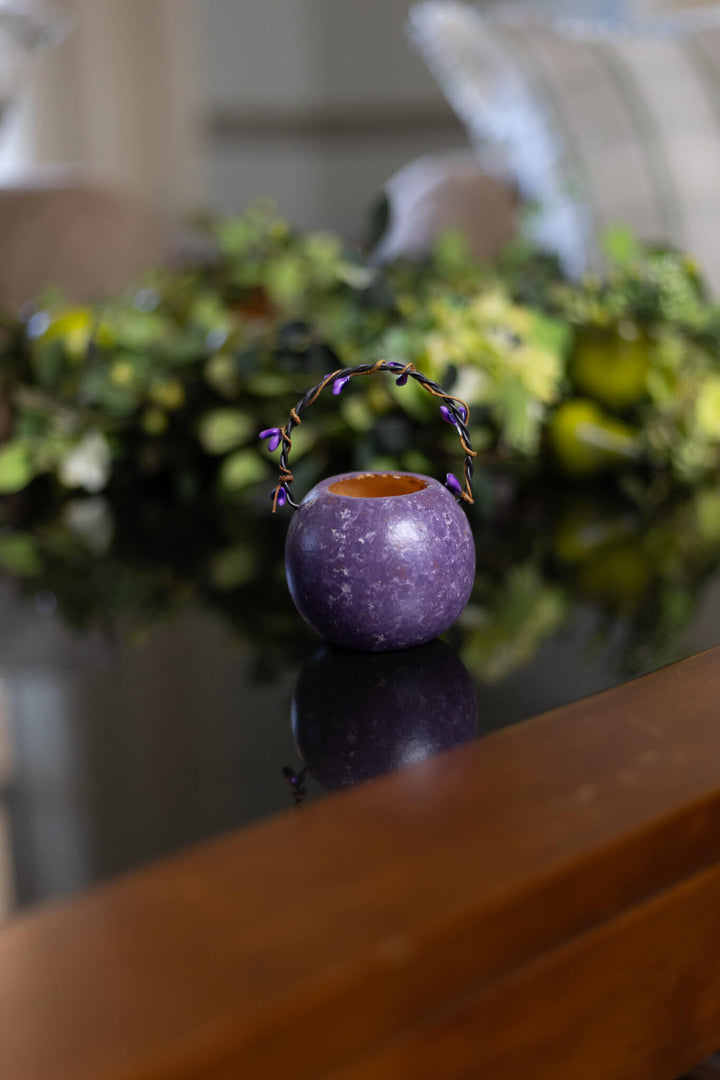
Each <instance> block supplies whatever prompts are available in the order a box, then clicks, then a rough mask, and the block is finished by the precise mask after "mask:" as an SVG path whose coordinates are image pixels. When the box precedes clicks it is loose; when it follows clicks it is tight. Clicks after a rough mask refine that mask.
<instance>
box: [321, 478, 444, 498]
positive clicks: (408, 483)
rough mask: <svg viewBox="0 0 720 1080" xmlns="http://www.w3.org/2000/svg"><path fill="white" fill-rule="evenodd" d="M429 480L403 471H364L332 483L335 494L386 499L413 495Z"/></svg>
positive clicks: (331, 486) (332, 490) (330, 487)
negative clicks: (391, 496) (393, 496)
mask: <svg viewBox="0 0 720 1080" xmlns="http://www.w3.org/2000/svg"><path fill="white" fill-rule="evenodd" d="M427 486H428V485H427V480H423V479H422V478H421V477H419V476H407V475H403V474H402V473H363V474H362V475H361V476H348V477H347V478H346V479H345V480H337V481H336V482H335V483H334V484H330V486H329V487H328V491H330V492H332V494H333V495H349V496H350V497H351V498H354V499H384V498H387V496H388V495H413V494H414V493H415V492H417V491H422V490H423V488H426V487H427Z"/></svg>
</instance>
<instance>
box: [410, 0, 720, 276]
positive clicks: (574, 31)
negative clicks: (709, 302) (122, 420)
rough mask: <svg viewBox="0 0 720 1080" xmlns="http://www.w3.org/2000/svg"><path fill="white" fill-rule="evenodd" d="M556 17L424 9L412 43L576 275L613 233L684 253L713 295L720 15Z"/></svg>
mask: <svg viewBox="0 0 720 1080" xmlns="http://www.w3.org/2000/svg"><path fill="white" fill-rule="evenodd" d="M628 9H629V13H627V14H622V15H619V16H618V15H616V16H615V17H612V18H608V17H607V16H604V17H603V18H593V17H584V18H580V17H574V18H568V17H557V16H555V15H554V14H552V13H551V12H549V11H548V10H547V9H546V8H540V9H538V8H536V7H533V6H532V5H530V4H527V3H525V4H517V5H512V4H507V5H506V4H502V5H495V6H494V7H489V8H488V7H483V8H480V7H476V6H472V5H469V4H465V3H457V2H451V0H445V2H440V0H425V2H424V3H422V4H420V5H418V6H416V7H415V8H413V10H412V13H411V24H410V29H411V34H412V36H413V39H414V41H415V43H416V44H417V45H418V46H419V48H420V50H421V51H422V53H423V54H424V56H425V58H426V60H427V61H428V64H429V66H430V67H431V69H432V70H433V72H434V74H435V76H436V77H437V79H438V81H439V83H440V84H441V86H442V88H443V90H444V92H445V94H446V96H447V98H448V100H449V101H450V103H451V104H452V106H453V107H454V109H455V110H456V112H457V113H458V115H459V116H460V117H461V119H462V120H463V121H464V122H465V124H466V126H467V128H468V131H469V134H470V137H471V140H472V142H473V144H474V146H475V148H476V152H477V153H478V156H479V159H480V161H481V163H482V164H483V165H484V166H485V167H488V166H490V167H492V169H493V171H494V172H495V173H496V174H500V175H504V176H505V177H506V178H507V179H508V180H510V181H511V182H512V183H513V184H514V185H515V186H516V187H517V189H518V190H519V191H520V193H521V195H522V196H523V198H524V199H526V200H528V201H529V202H530V203H531V204H534V207H535V212H534V213H533V215H532V216H531V217H529V218H528V219H527V223H526V227H527V229H528V231H529V232H530V234H531V235H532V237H533V238H534V240H535V241H536V242H537V243H538V244H539V245H540V246H542V247H545V248H547V249H549V250H551V251H555V252H556V253H557V254H558V255H559V256H560V258H561V259H562V262H563V264H564V266H565V268H566V270H567V271H568V272H569V273H571V274H578V273H580V272H582V271H584V270H586V269H600V268H601V267H602V256H601V250H602V245H601V243H600V241H601V238H602V235H603V233H604V231H605V230H606V229H607V228H608V227H610V226H617V225H624V226H628V227H629V228H630V229H631V230H632V231H633V232H634V233H635V234H636V235H637V236H638V237H639V238H640V239H642V240H645V241H648V242H651V243H659V244H669V245H671V246H674V247H677V248H680V249H682V250H684V251H686V252H687V253H688V254H689V255H691V256H692V257H693V258H694V259H695V260H696V261H697V262H698V264H699V266H700V267H701V269H702V271H703V273H704V276H705V278H706V280H707V282H708V284H709V285H710V287H711V288H712V289H713V290H714V291H715V292H716V293H718V294H720V189H719V188H718V183H717V178H718V176H719V175H720V123H719V117H720V114H719V113H718V101H720V7H718V5H712V6H708V7H693V8H686V9H685V10H682V11H680V10H679V11H678V12H676V13H674V14H672V15H670V14H658V15H656V16H653V17H652V18H638V17H637V16H635V15H634V14H633V9H632V5H628Z"/></svg>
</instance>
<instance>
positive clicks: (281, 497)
mask: <svg viewBox="0 0 720 1080" xmlns="http://www.w3.org/2000/svg"><path fill="white" fill-rule="evenodd" d="M275 491H277V499H276V500H275V505H276V506H284V505H285V503H286V502H287V492H286V491H285V488H284V487H282V485H281V486H280V487H277V488H275ZM275 491H273V493H272V497H273V499H275Z"/></svg>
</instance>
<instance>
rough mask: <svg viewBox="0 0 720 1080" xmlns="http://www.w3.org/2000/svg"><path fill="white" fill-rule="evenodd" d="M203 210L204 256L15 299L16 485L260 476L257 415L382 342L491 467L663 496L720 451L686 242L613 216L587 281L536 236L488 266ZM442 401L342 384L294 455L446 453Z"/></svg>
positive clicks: (7, 427) (711, 375)
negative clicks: (649, 238)
mask: <svg viewBox="0 0 720 1080" xmlns="http://www.w3.org/2000/svg"><path fill="white" fill-rule="evenodd" d="M207 228H208V229H209V231H210V233H211V236H212V238H213V241H214V243H215V244H216V249H217V256H216V257H215V258H213V259H212V260H211V261H209V262H208V263H206V264H204V265H202V266H199V267H191V268H179V269H174V270H167V269H166V270H159V271H156V272H154V273H152V274H150V275H148V277H147V279H146V280H145V281H144V282H143V283H142V284H141V285H140V286H139V287H137V288H135V289H131V290H128V291H127V292H126V293H125V294H123V295H121V296H119V297H115V298H111V299H109V300H107V301H106V302H103V303H99V304H97V305H96V306H94V307H92V308H89V307H88V308H68V307H66V306H63V305H62V304H61V303H60V302H59V301H57V299H53V298H51V297H49V298H47V299H46V301H45V302H43V303H42V304H40V305H39V306H38V307H36V308H33V309H25V310H24V311H23V312H22V313H21V314H20V315H16V314H14V313H11V312H6V313H4V315H3V316H2V337H1V339H0V348H1V350H2V362H1V363H0V377H1V378H2V410H1V413H0V441H1V443H2V447H1V448H0V492H2V493H10V492H17V491H20V490H22V489H24V488H26V487H27V486H28V485H30V484H31V483H32V482H33V481H34V480H35V479H37V478H38V477H47V478H50V479H51V480H52V481H53V482H57V483H58V484H59V485H60V486H61V487H63V488H66V489H81V490H82V489H84V490H87V491H90V492H98V491H101V490H104V489H105V488H106V487H108V486H111V485H113V484H116V483H123V482H127V481H128V480H129V479H133V480H135V481H137V480H138V479H150V478H152V477H158V476H160V475H164V476H165V477H166V479H169V481H170V482H171V483H172V484H173V485H174V487H175V489H176V491H177V492H178V493H179V494H181V495H182V494H184V495H185V496H186V497H187V498H192V497H193V496H194V494H195V493H196V492H197V491H198V490H199V489H200V487H205V486H206V485H207V484H208V483H211V484H212V485H214V490H216V492H217V495H218V497H219V498H222V497H223V496H224V495H227V494H233V493H237V492H243V491H246V490H247V489H249V488H251V487H252V485H254V484H255V483H256V482H257V481H259V480H260V479H262V478H263V477H265V476H266V475H267V473H268V465H267V462H266V459H265V457H264V456H263V454H262V451H261V450H260V449H259V448H258V446H257V445H256V443H255V435H256V432H257V430H258V429H259V428H261V427H263V426H265V425H266V424H267V423H270V422H272V421H274V419H275V418H276V417H277V416H278V415H282V413H283V412H284V411H285V410H286V407H287V406H288V404H291V403H292V401H293V400H294V398H295V397H296V396H297V393H298V391H299V390H302V388H303V387H304V386H306V385H307V384H308V382H309V380H310V381H311V380H312V378H313V376H315V375H322V374H323V373H324V372H326V371H328V370H332V369H333V368H334V367H338V366H349V365H351V364H356V363H363V362H368V361H370V360H375V359H377V358H378V357H384V358H385V359H387V360H390V361H392V360H396V361H400V362H403V363H406V362H408V361H412V362H413V363H415V364H416V365H417V367H418V368H420V369H421V370H423V371H424V372H426V373H427V374H428V375H429V376H430V377H431V378H433V379H435V380H436V381H438V382H440V383H441V384H442V385H443V386H446V387H448V389H450V390H451V391H452V392H453V393H454V394H455V395H457V396H458V397H460V398H462V399H463V400H466V401H467V402H468V403H469V404H470V406H471V407H472V408H473V423H474V427H473V437H474V441H475V444H476V445H479V446H480V447H481V448H482V450H483V454H482V455H481V460H480V467H481V470H482V464H483V461H484V462H485V464H486V465H487V466H488V467H489V468H492V467H497V466H499V467H501V468H504V469H506V470H508V469H509V470H511V471H513V472H514V474H515V475H517V476H519V477H523V476H525V477H527V476H533V475H537V474H538V472H540V471H545V470H547V469H548V468H555V469H556V470H559V471H560V472H561V473H562V474H564V475H566V476H570V477H576V478H581V479H582V478H588V477H592V476H596V475H601V474H608V473H610V474H612V475H613V476H614V477H616V478H617V481H618V483H619V484H620V485H621V486H623V487H624V488H625V489H626V490H627V491H628V492H630V493H632V495H633V497H634V498H636V499H638V500H642V499H647V498H653V499H655V501H662V500H663V499H664V498H665V497H667V496H668V494H669V493H670V492H671V491H672V489H673V488H674V487H676V486H677V485H678V484H685V485H687V484H693V483H697V482H699V481H700V480H702V479H703V478H704V477H707V476H708V475H709V474H711V473H714V472H715V471H716V470H717V469H718V467H719V466H720V307H718V305H717V304H715V303H713V302H711V301H709V300H708V299H707V298H706V297H705V295H704V293H703V289H702V285H701V283H700V280H699V277H698V274H697V271H696V269H695V268H694V266H693V265H692V263H691V262H690V261H689V259H687V258H686V257H684V256H681V255H678V254H676V253H673V252H668V251H648V250H643V249H641V248H640V247H639V246H638V245H636V244H635V243H634V242H633V241H632V239H631V238H630V237H629V236H627V235H626V234H624V233H620V232H616V233H615V234H614V235H612V236H611V237H610V238H609V249H610V254H611V271H610V273H609V276H608V277H607V279H605V280H600V279H586V280H583V281H581V282H579V283H571V282H568V281H565V280H564V279H563V278H562V276H561V275H560V273H559V272H558V270H557V268H556V267H555V266H554V265H553V264H552V262H550V261H549V260H547V259H545V258H543V257H542V256H540V255H538V254H537V253H535V252H532V251H529V250H525V249H524V248H523V247H522V245H518V246H516V247H515V248H514V249H512V250H510V251H508V252H506V253H505V255H504V256H503V257H502V258H501V259H500V260H499V261H498V262H497V264H495V265H493V266H487V265H480V264H478V263H476V262H475V261H473V260H472V259H471V258H470V256H469V255H468V253H467V251H466V249H465V247H464V245H463V243H462V241H461V239H460V238H459V237H457V236H454V235H448V236H445V237H444V238H442V240H441V241H440V243H439V244H438V246H437V249H436V251H435V252H434V255H433V257H432V258H430V259H428V260H427V261H426V262H423V263H421V264H412V263H406V262H397V263H395V264H393V265H390V266H386V267H376V266H374V265H373V264H372V262H371V261H370V260H368V259H367V258H366V257H363V256H361V255H360V254H358V253H354V254H353V253H348V252H347V251H345V250H344V249H343V246H342V244H341V242H340V240H339V239H338V238H337V237H336V236H334V235H332V234H329V233H314V234H310V235H307V236H299V235H297V234H295V233H293V232H292V231H291V230H290V228H289V227H288V225H287V223H286V222H284V221H282V220H280V219H278V218H276V217H274V216H273V215H272V214H271V213H270V212H269V211H268V209H267V208H266V207H264V206H255V207H253V208H251V209H250V210H249V211H248V213H247V214H246V215H245V216H244V217H243V218H240V219H231V220H227V221H221V222H218V223H212V224H210V225H208V226H207ZM428 417H429V405H428V403H427V401H425V400H424V399H423V395H422V393H421V392H419V391H418V392H414V391H413V388H412V387H406V388H405V389H404V390H403V392H402V393H394V392H393V390H392V387H386V386H383V387H375V386H373V387H371V388H369V389H368V391H367V392H365V393H362V394H356V393H354V394H348V395H346V396H345V399H344V400H343V401H342V403H341V404H340V408H339V413H337V414H332V413H331V412H329V411H328V413H327V415H326V416H325V417H324V419H323V422H322V423H321V426H320V427H319V428H315V430H314V431H313V432H310V431H305V430H304V429H303V431H302V433H298V440H297V445H296V446H294V456H295V461H296V462H297V461H298V460H300V459H301V458H302V459H304V462H305V473H306V477H305V478H306V480H310V479H313V478H314V477H315V476H317V475H319V474H320V472H321V471H322V469H323V468H324V467H325V466H326V465H327V462H328V461H329V460H333V459H336V458H337V457H338V456H340V457H343V458H345V459H347V460H348V461H352V462H354V463H356V464H358V465H360V466H362V467H366V466H376V467H383V466H385V465H388V464H390V463H391V464H392V465H393V466H394V467H397V466H398V465H401V466H404V467H407V468H412V469H420V470H428V469H430V470H432V469H433V464H432V462H433V459H434V458H435V457H436V455H437V453H438V452H440V453H442V450H443V447H444V444H443V443H442V441H441V440H442V435H439V434H438V433H437V431H436V430H433V431H432V432H431V434H430V435H427V434H424V433H422V432H421V430H420V427H419V425H421V423H422V422H423V421H425V420H426V419H428ZM398 459H399V460H398Z"/></svg>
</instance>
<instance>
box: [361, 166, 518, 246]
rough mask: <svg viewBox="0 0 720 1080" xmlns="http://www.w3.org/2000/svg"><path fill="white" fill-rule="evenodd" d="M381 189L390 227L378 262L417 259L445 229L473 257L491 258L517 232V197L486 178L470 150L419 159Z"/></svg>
mask: <svg viewBox="0 0 720 1080" xmlns="http://www.w3.org/2000/svg"><path fill="white" fill-rule="evenodd" d="M384 191H385V195H386V197H387V201H388V224H387V228H386V230H385V232H384V234H383V235H382V237H381V238H380V241H379V243H378V245H377V247H376V249H375V257H376V258H377V259H378V260H379V261H381V262H387V261H389V260H391V259H394V258H397V257H398V256H408V257H409V258H420V257H422V256H423V255H425V254H427V253H428V252H429V251H430V250H431V248H432V246H433V243H434V241H435V238H436V237H437V236H438V234H439V233H441V232H442V231H443V230H448V229H453V230H456V231H457V232H461V233H462V234H463V236H464V237H465V239H466V241H467V243H468V246H469V248H470V250H471V252H472V253H473V255H475V256H476V257H477V258H479V259H492V258H494V257H495V256H496V255H497V254H498V253H499V252H500V251H501V250H502V248H503V247H504V246H505V245H506V244H507V243H508V241H509V240H510V239H511V238H512V237H513V235H514V234H515V231H516V212H517V209H518V205H519V199H518V196H517V193H516V192H515V191H514V190H513V189H512V187H511V186H510V185H509V184H505V183H502V182H500V181H498V180H496V179H494V178H493V177H492V176H489V175H488V174H487V172H486V171H485V170H484V169H483V168H482V166H481V165H480V164H479V163H478V160H477V158H476V157H475V155H474V154H473V153H472V152H471V151H464V150H461V151H455V152H450V153H439V154H426V155H424V156H423V157H420V158H417V159H416V160H415V161H411V162H410V164H409V165H405V166H404V167H403V168H402V169H400V170H399V171H398V172H396V173H395V174H394V175H393V176H391V177H390V179H389V180H388V181H387V183H386V184H385V186H384Z"/></svg>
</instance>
